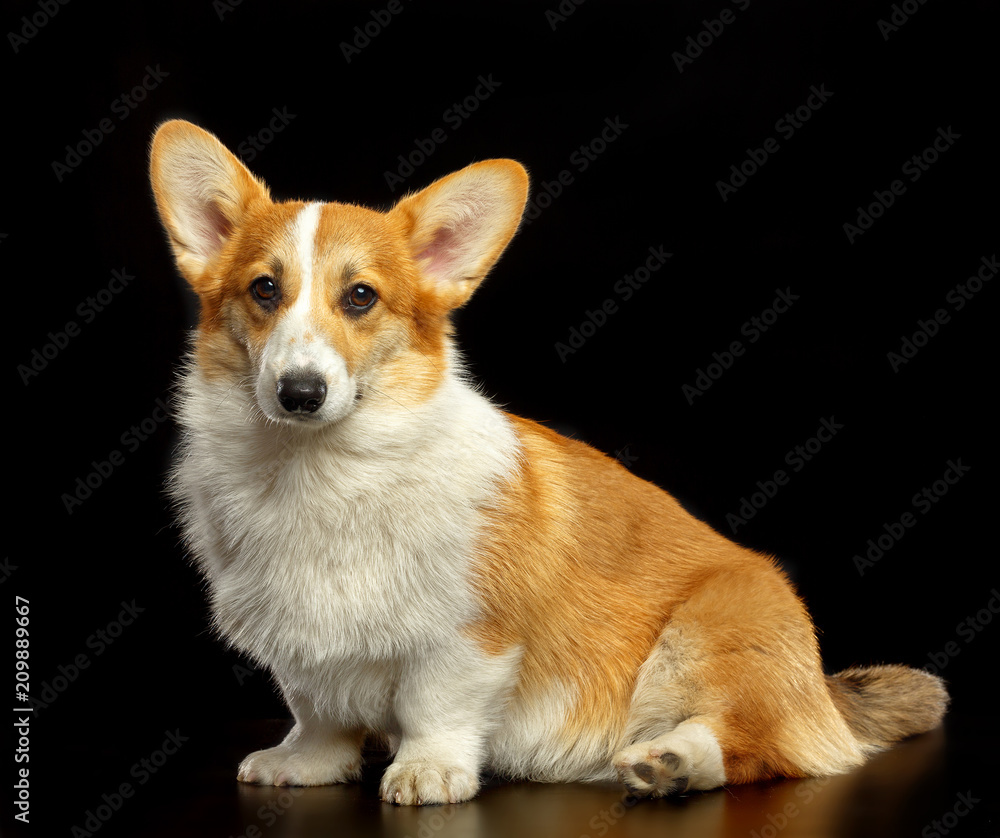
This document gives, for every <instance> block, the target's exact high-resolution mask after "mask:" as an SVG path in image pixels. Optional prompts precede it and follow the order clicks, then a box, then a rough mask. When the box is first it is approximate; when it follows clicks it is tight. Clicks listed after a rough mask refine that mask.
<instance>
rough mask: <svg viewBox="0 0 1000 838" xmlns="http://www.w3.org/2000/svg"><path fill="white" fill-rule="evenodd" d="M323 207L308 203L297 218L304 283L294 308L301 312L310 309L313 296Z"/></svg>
mask: <svg viewBox="0 0 1000 838" xmlns="http://www.w3.org/2000/svg"><path fill="white" fill-rule="evenodd" d="M322 209H323V205H322V204H306V205H305V206H304V207H303V208H302V210H301V211H300V212H299V214H298V217H297V218H296V219H295V251H296V258H297V260H298V263H299V275H300V276H301V279H302V284H301V286H300V288H299V296H298V298H297V299H296V300H295V306H294V308H295V309H296V310H297V311H298V312H299V313H301V314H305V313H306V312H308V311H309V304H310V303H309V301H310V297H312V286H313V259H314V257H315V245H316V233H317V231H318V230H319V217H320V212H321V211H322Z"/></svg>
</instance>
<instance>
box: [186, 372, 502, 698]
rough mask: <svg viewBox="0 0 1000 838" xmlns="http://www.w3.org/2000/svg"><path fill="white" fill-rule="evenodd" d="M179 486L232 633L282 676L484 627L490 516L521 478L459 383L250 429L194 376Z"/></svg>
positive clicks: (497, 429) (488, 420)
mask: <svg viewBox="0 0 1000 838" xmlns="http://www.w3.org/2000/svg"><path fill="white" fill-rule="evenodd" d="M183 392H184V398H183V400H182V407H181V422H182V425H183V426H184V429H185V431H186V437H185V442H184V445H183V452H182V456H181V459H180V461H179V464H178V466H177V469H176V472H175V475H174V480H173V491H174V494H175V496H176V497H177V498H178V499H179V501H180V504H181V507H182V520H183V523H184V528H185V535H186V538H187V540H188V543H189V545H190V547H191V549H192V552H193V553H194V555H195V557H196V559H197V561H198V563H199V565H200V567H201V569H202V570H203V572H204V573H205V576H206V578H207V580H208V582H209V585H210V589H211V597H212V606H213V613H214V616H215V620H216V623H217V626H218V628H219V630H220V631H221V633H222V634H223V635H225V636H226V638H227V639H228V640H229V641H230V642H232V643H233V644H234V645H236V646H237V647H238V648H240V649H242V650H244V651H245V652H247V653H249V654H250V655H252V656H253V657H255V658H256V659H258V660H259V661H260V662H262V663H264V664H266V665H268V666H270V667H271V668H272V669H274V670H275V672H276V674H278V675H279V677H285V678H292V679H294V677H295V674H296V673H302V672H305V671H306V670H309V669H312V668H314V667H317V666H321V665H323V664H324V663H329V662H333V661H339V662H347V661H349V660H352V659H364V660H368V661H372V662H374V661H389V660H392V659H400V658H401V657H403V656H406V655H407V654H408V653H412V652H413V651H415V650H420V649H421V648H423V647H427V646H432V645H440V642H441V640H442V638H443V637H446V636H449V635H455V634H456V633H457V632H458V630H459V628H460V626H461V625H462V624H464V623H466V622H468V621H469V620H470V619H471V618H473V617H474V615H475V612H476V603H475V600H474V597H473V594H472V591H471V586H470V579H469V573H470V568H469V562H470V555H471V550H472V547H473V542H474V539H475V536H476V533H477V530H478V527H479V526H480V510H481V509H482V507H483V505H484V504H486V503H488V502H489V500H490V497H491V494H492V492H493V490H494V487H495V485H496V482H497V480H499V479H501V478H502V477H503V476H504V475H505V474H507V473H509V472H510V471H511V470H512V469H513V468H516V458H517V442H516V438H515V436H514V432H513V430H512V428H511V427H510V425H509V423H508V422H507V420H506V418H505V417H504V416H503V414H502V413H501V412H500V411H498V410H497V409H496V408H494V407H493V406H492V405H491V404H489V402H487V401H486V400H485V399H483V398H482V397H481V396H480V395H479V394H477V393H475V392H474V391H473V390H472V389H471V388H470V387H469V386H468V385H467V384H465V383H464V382H463V381H462V380H461V379H460V378H459V377H457V376H450V377H448V378H446V379H445V381H444V382H443V383H442V385H441V386H440V388H439V389H438V391H437V392H436V394H435V395H434V396H433V397H432V398H431V399H430V400H429V401H428V402H426V403H424V404H423V405H421V406H419V407H418V408H416V409H415V410H414V409H400V408H395V409H393V408H392V407H390V406H389V405H386V404H385V403H384V402H383V403H381V404H380V403H378V402H377V398H376V399H373V400H372V401H371V402H368V403H362V404H361V405H359V407H358V408H357V409H356V410H355V411H354V413H352V415H351V416H349V417H348V418H347V419H346V420H344V421H343V422H341V423H338V424H337V425H336V426H335V427H332V428H326V429H320V430H319V431H318V432H317V431H316V430H315V429H313V428H303V429H301V430H300V429H298V428H294V427H279V426H275V425H274V424H265V423H262V422H257V421H254V420H250V419H248V417H249V416H253V409H252V406H251V399H252V396H251V395H250V394H249V393H246V392H245V391H243V390H241V389H239V388H238V387H237V388H233V389H232V390H229V391H228V392H226V393H225V394H224V395H222V396H220V395H219V393H220V390H219V389H218V388H216V387H209V385H208V384H207V383H206V382H205V381H204V380H203V379H202V377H201V375H200V374H199V373H198V371H197V370H192V371H191V372H189V373H188V375H187V377H186V379H185V382H184V389H183Z"/></svg>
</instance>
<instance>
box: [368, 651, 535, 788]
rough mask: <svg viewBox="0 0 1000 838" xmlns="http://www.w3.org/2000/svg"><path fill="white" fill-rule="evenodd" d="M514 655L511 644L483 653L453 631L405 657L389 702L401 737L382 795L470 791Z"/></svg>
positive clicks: (515, 659)
mask: <svg viewBox="0 0 1000 838" xmlns="http://www.w3.org/2000/svg"><path fill="white" fill-rule="evenodd" d="M519 658H520V654H519V653H518V652H516V651H512V652H509V653H507V654H503V655H495V656H490V655H486V654H484V653H482V652H480V651H479V650H478V649H476V648H475V647H474V645H473V644H471V643H470V642H468V641H466V640H464V639H461V640H458V639H456V640H455V641H454V642H452V643H448V644H446V645H445V646H443V647H438V648H436V649H434V650H431V651H430V652H427V653H423V654H421V656H420V658H419V659H418V660H414V661H412V662H408V663H407V665H406V668H405V670H404V672H403V675H402V678H401V680H400V684H399V690H398V692H397V694H396V702H395V714H396V718H397V719H398V721H399V726H400V734H401V737H400V745H399V750H398V751H397V752H396V758H395V760H394V761H393V763H392V765H390V766H389V767H388V768H387V769H386V772H385V774H384V775H383V777H382V785H381V789H380V792H381V796H382V799H383V800H385V801H386V802H388V803H396V804H400V805H404V806H409V805H423V804H429V803H460V802H461V801H463V800H469V799H470V798H472V797H474V796H475V795H476V792H477V791H478V790H479V771H480V769H481V768H482V765H483V762H484V760H485V756H486V745H487V740H488V737H489V735H490V733H491V731H492V730H493V728H494V727H495V725H496V724H497V722H498V721H499V717H500V714H501V713H502V712H503V705H504V701H505V698H506V695H507V693H508V692H509V690H510V689H511V687H512V685H513V682H514V679H515V678H516V671H517V663H518V660H519Z"/></svg>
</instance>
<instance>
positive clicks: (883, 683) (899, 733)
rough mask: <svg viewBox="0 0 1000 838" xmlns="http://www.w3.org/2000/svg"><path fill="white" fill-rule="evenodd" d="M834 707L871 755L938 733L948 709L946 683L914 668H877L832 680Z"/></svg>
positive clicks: (846, 673)
mask: <svg viewBox="0 0 1000 838" xmlns="http://www.w3.org/2000/svg"><path fill="white" fill-rule="evenodd" d="M826 683H827V687H828V688H829V690H830V695H831V696H832V698H833V703H834V704H835V705H836V707H837V709H838V710H839V711H840V713H841V715H842V716H843V717H844V719H845V720H846V721H847V726H848V727H849V728H850V729H851V732H852V733H853V734H854V736H855V738H856V739H857V740H858V742H859V743H860V744H861V746H862V747H863V748H864V749H865V750H866V751H869V752H874V751H881V750H883V749H884V748H887V747H889V746H890V745H891V744H892V743H893V742H898V741H899V740H900V739H905V738H906V737H907V736H913V735H915V734H917V733H924V732H925V731H928V730H932V729H933V728H935V727H937V726H938V725H939V724H940V723H941V719H942V718H943V717H944V713H945V710H946V709H947V707H948V690H947V689H946V688H945V685H944V681H942V680H941V679H940V678H938V677H937V676H936V675H932V674H931V673H930V672H925V671H924V670H922V669H911V668H910V667H908V666H896V665H891V666H871V667H860V668H859V667H855V668H852V669H845V670H844V671H843V672H838V673H837V674H836V675H828V676H827V678H826Z"/></svg>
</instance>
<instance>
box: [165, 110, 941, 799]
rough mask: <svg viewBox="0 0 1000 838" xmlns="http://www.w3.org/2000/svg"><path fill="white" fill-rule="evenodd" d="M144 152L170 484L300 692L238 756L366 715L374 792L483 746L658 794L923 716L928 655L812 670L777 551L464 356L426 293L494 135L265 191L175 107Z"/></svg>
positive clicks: (322, 757)
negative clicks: (405, 185) (431, 166)
mask: <svg viewBox="0 0 1000 838" xmlns="http://www.w3.org/2000/svg"><path fill="white" fill-rule="evenodd" d="M150 170H151V181H152V188H153V193H154V197H155V202H156V206H157V209H158V212H159V216H160V219H161V220H162V223H163V225H164V227H165V229H166V232H167V234H168V238H169V244H170V247H171V249H172V251H173V255H174V257H175V259H176V263H177V267H178V269H179V271H180V273H181V274H182V275H183V276H184V278H185V279H186V280H187V282H188V283H189V284H190V286H191V287H192V288H193V289H194V291H195V293H196V294H197V296H198V298H199V301H200V320H199V323H198V326H197V328H196V329H195V330H194V333H193V339H192V343H191V349H190V353H189V356H188V358H187V360H186V363H185V365H184V367H183V369H182V372H181V374H180V380H179V386H178V395H177V400H176V401H177V405H176V411H177V421H178V423H179V426H180V429H181V430H182V441H181V443H180V446H179V453H178V459H177V462H176V464H175V466H174V468H173V470H172V472H171V477H170V481H169V486H170V493H171V496H172V498H173V499H174V501H175V503H176V506H177V510H178V517H179V522H180V524H181V527H182V531H183V535H184V541H185V544H186V547H187V549H188V550H189V552H190V554H191V555H192V556H193V559H194V561H195V562H196V563H197V566H198V568H199V569H200V572H201V573H202V574H203V575H204V578H205V580H206V582H207V588H208V591H209V592H210V597H211V611H212V615H213V624H214V627H215V628H216V629H217V631H218V633H219V634H220V635H221V636H222V637H223V638H225V639H226V641H227V642H228V643H230V644H231V645H232V646H233V647H235V648H236V649H238V650H240V651H241V652H244V653H246V654H247V655H249V656H251V657H252V658H253V660H255V661H256V662H258V663H259V664H260V665H262V666H265V667H267V668H268V669H269V670H270V671H271V673H272V674H273V676H274V679H275V681H276V683H277V684H278V685H279V686H280V689H281V692H282V694H283V696H284V699H285V701H286V702H287V704H288V707H289V708H290V710H291V713H292V715H293V716H294V725H293V727H292V729H291V731H290V732H289V734H288V735H287V737H286V738H285V739H284V741H282V742H281V743H280V744H278V745H276V746H275V747H272V748H268V749H266V750H261V751H256V752H254V753H251V754H250V755H249V756H247V757H246V759H244V760H243V762H242V764H241V765H240V766H239V770H238V778H239V779H240V780H242V781H243V782H247V783H258V784H264V785H278V786H280V785H297V786H314V785H326V784H332V783H346V782H350V781H354V780H357V779H358V778H359V776H360V774H361V771H362V748H363V745H364V742H365V739H366V737H378V738H379V739H380V740H381V741H383V742H385V743H387V745H388V747H389V748H390V749H391V753H392V754H393V757H394V758H393V761H392V762H391V764H390V765H389V766H388V767H387V768H386V770H385V772H384V774H383V776H382V778H381V784H380V795H381V798H382V799H383V800H384V801H387V802H389V803H395V804H401V805H414V804H415V805H420V804H441V803H456V802H460V801H465V800H469V799H470V798H472V797H474V796H475V795H476V794H477V793H478V791H479V788H480V784H481V775H482V773H483V772H484V771H485V770H487V769H489V770H491V771H493V772H496V773H497V774H498V775H500V776H504V777H508V778H512V779H523V780H532V781H545V782H578V781H616V780H617V781H620V782H622V783H624V785H625V786H626V787H627V789H628V790H629V791H630V792H631V793H632V794H633V795H637V796H652V797H656V796H663V795H669V794H673V793H684V792H687V791H689V790H707V789H714V788H717V787H720V786H722V785H724V784H738V783H748V782H754V781H760V780H766V779H768V778H775V777H806V776H820V775H831V774H838V773H843V772H846V771H849V770H851V769H852V768H854V767H856V766H858V765H861V764H862V763H863V762H864V761H865V760H866V758H867V757H868V756H869V755H871V754H873V753H875V752H877V751H880V750H882V749H885V748H887V747H888V746H890V745H891V744H892V743H893V742H895V741H897V740H899V739H902V738H904V737H907V736H910V735H913V734H917V733H920V732H923V731H927V730H929V729H931V728H933V727H935V726H936V725H938V724H939V722H940V721H941V719H942V717H943V715H944V712H945V709H946V706H947V703H948V694H947V691H946V688H945V686H944V683H943V682H942V681H941V680H940V679H938V678H937V677H935V676H933V675H931V674H930V673H927V672H924V671H920V670H916V669H911V668H907V667H904V666H896V665H883V666H873V667H867V668H852V669H848V670H845V671H843V672H840V673H838V674H836V675H833V676H828V675H825V674H824V671H823V668H822V664H821V661H820V656H819V651H818V646H817V642H816V637H815V630H814V627H813V624H812V621H811V619H810V617H809V615H808V613H807V611H806V608H805V606H804V605H803V603H802V601H801V600H800V599H799V597H798V596H797V594H796V593H795V591H794V590H793V588H792V586H791V584H790V582H789V580H788V579H787V578H786V576H785V575H784V574H783V572H782V571H781V570H780V568H779V567H778V565H777V564H776V562H775V561H774V559H773V558H772V557H769V556H766V555H762V554H759V553H757V552H754V551H751V550H748V549H746V548H744V547H742V546H739V545H737V544H735V543H733V542H731V541H729V540H727V539H726V538H724V537H723V536H721V535H720V534H718V533H717V532H715V531H714V530H713V529H712V528H711V527H709V526H708V525H707V524H705V523H703V522H702V521H700V520H698V519H696V518H694V517H693V516H691V515H690V514H688V513H687V512H686V511H685V510H684V509H683V508H682V507H681V506H680V504H679V503H678V502H677V501H676V500H675V499H674V498H673V497H671V496H670V495H669V494H668V493H666V492H664V491H663V490H661V489H659V488H658V487H656V486H654V485H652V484H650V483H648V482H646V481H644V480H642V479H640V478H638V477H636V476H635V475H633V474H631V473H630V472H629V471H627V470H626V469H625V468H624V467H622V466H621V465H620V464H619V463H618V462H616V461H615V460H613V459H611V458H610V457H607V456H605V455H603V454H601V453H599V452H598V451H596V450H594V449H593V448H590V447H588V446H587V445H585V444H583V443H581V442H579V441H575V440H572V439H569V438H566V437H564V436H561V435H559V434H557V433H556V432H554V431H552V430H550V429H548V428H546V427H544V426H542V425H540V424H537V423H535V422H532V421H529V420H527V419H523V418H519V417H517V416H513V415H510V414H508V413H506V412H504V411H503V410H501V409H500V408H498V407H497V406H495V405H494V404H493V403H491V402H490V401H489V400H488V399H487V398H486V397H485V396H484V395H482V393H481V392H480V391H479V390H478V389H477V387H476V385H475V384H474V383H473V382H471V381H470V379H469V376H468V375H467V374H466V372H465V371H464V370H463V367H462V361H461V358H460V356H459V354H458V351H457V349H456V347H455V345H454V342H453V327H452V325H451V313H452V312H453V311H454V310H455V309H457V308H458V307H460V306H462V305H463V304H465V303H466V302H467V301H468V300H469V298H470V297H471V296H472V294H473V292H474V291H475V290H476V288H477V287H478V286H479V284H480V283H481V282H482V280H483V278H484V277H485V276H486V274H487V272H488V271H489V270H490V269H491V268H492V266H493V265H494V264H495V263H496V262H497V260H498V259H499V257H500V255H501V253H502V252H503V251H504V250H505V249H506V247H507V245H508V243H509V242H510V241H511V239H512V238H513V236H514V234H515V232H516V231H517V228H518V225H519V223H520V219H521V215H522V212H523V210H524V207H525V202H526V200H527V195H528V176H527V173H526V171H525V169H524V168H523V167H522V166H521V165H520V164H519V163H517V162H515V161H512V160H485V161H482V162H478V163H474V164H473V165H470V166H468V167H467V168H464V169H462V170H460V171H457V172H455V173H453V174H451V175H448V176H446V177H444V178H441V179H440V180H437V181H436V182H434V183H433V184H431V185H430V186H428V187H427V188H425V189H423V190H421V191H419V192H416V193H413V194H410V195H407V196H406V197H404V198H402V199H400V200H399V201H398V202H397V203H396V204H395V205H394V206H392V208H391V209H389V210H388V211H385V212H381V211H375V210H372V209H367V208H364V207H361V206H357V205H352V204H344V203H323V202H315V201H313V202H302V201H286V202H275V201H272V199H271V197H270V194H269V191H268V188H267V187H266V186H265V185H264V183H262V182H261V181H260V180H258V179H257V178H256V177H255V176H254V175H253V174H251V173H250V172H249V171H248V170H247V168H246V167H245V166H244V165H243V163H242V162H240V160H238V159H237V158H236V157H235V156H234V155H233V154H232V153H231V152H230V151H228V150H227V149H226V148H225V146H224V145H223V144H222V143H221V142H220V141H219V140H218V139H217V138H216V137H215V136H213V135H212V134H210V133H208V132H206V131H204V130H203V129H201V128H199V127H197V126H195V125H192V124H191V123H188V122H185V121H181V120H173V121H169V122H165V123H164V124H162V125H161V126H160V127H159V128H158V130H157V131H156V133H155V136H154V138H153V141H152V146H151V154H150ZM513 328H516V325H514V326H513Z"/></svg>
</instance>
